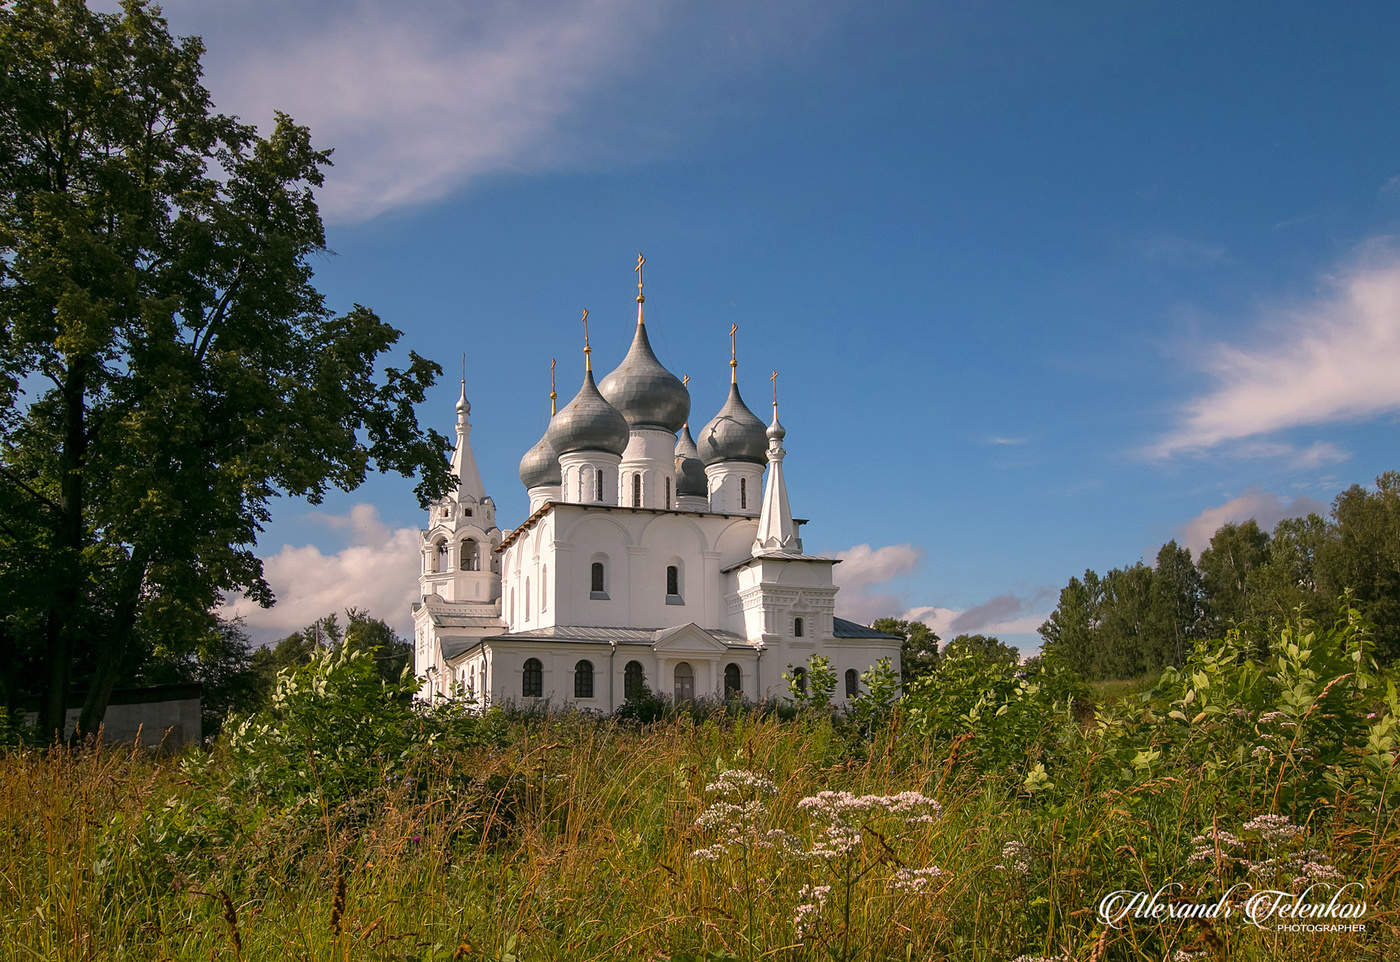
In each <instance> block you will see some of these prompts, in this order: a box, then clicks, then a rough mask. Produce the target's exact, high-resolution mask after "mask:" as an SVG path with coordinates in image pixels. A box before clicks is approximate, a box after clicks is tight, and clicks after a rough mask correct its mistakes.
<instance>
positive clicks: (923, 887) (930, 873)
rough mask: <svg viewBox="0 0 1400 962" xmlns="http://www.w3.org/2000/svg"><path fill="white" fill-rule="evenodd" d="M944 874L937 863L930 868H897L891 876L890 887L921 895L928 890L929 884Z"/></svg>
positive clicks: (893, 889) (898, 890)
mask: <svg viewBox="0 0 1400 962" xmlns="http://www.w3.org/2000/svg"><path fill="white" fill-rule="evenodd" d="M942 874H943V870H942V869H941V868H939V867H938V866H937V865H930V866H929V867H928V868H901V869H896V870H895V873H894V874H893V875H891V876H890V889H891V890H892V891H895V892H911V893H913V894H915V895H921V894H923V893H924V892H925V891H927V890H928V887H929V884H930V883H932V882H933V880H934V879H936V878H938V876H940V875H942Z"/></svg>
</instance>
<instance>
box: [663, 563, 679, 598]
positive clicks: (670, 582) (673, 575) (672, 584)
mask: <svg viewBox="0 0 1400 962" xmlns="http://www.w3.org/2000/svg"><path fill="white" fill-rule="evenodd" d="M666 593H667V594H668V595H678V594H680V593H681V569H680V568H678V567H676V566H675V565H667V566H666Z"/></svg>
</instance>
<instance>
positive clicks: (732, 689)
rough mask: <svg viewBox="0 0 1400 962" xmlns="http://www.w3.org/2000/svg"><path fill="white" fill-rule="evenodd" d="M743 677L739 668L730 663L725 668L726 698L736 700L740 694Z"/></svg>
mask: <svg viewBox="0 0 1400 962" xmlns="http://www.w3.org/2000/svg"><path fill="white" fill-rule="evenodd" d="M742 679H743V675H742V674H740V672H739V666H738V665H736V664H734V663H733V662H730V663H729V664H727V665H725V666H724V697H725V698H734V697H735V696H737V695H738V694H739V693H740V689H741V686H742Z"/></svg>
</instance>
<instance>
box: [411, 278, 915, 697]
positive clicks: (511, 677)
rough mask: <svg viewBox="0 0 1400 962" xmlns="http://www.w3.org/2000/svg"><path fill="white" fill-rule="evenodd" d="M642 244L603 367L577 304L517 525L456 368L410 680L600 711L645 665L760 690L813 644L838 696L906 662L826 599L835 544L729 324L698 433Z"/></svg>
mask: <svg viewBox="0 0 1400 962" xmlns="http://www.w3.org/2000/svg"><path fill="white" fill-rule="evenodd" d="M642 263H643V259H642V258H641V257H640V255H639V256H638V264H637V327H636V333H635V334H634V335H633V337H632V346H631V347H630V348H629V349H628V351H627V356H626V357H624V358H623V359H622V363H621V364H619V365H618V366H617V368H616V369H615V370H614V371H613V372H612V373H611V374H609V375H607V377H605V378H603V380H602V381H601V382H599V383H597V384H595V383H594V380H593V368H592V360H591V355H592V348H591V347H590V346H589V343H588V334H587V330H588V329H587V312H586V311H585V312H584V349H583V354H584V373H583V385H582V386H581V387H580V388H579V391H578V394H577V395H575V397H574V399H573V400H572V401H570V402H569V403H568V404H566V405H564V407H563V409H562V410H559V411H556V410H555V403H556V398H557V395H556V394H555V392H554V391H553V390H552V389H551V391H550V421H549V427H548V429H547V430H546V431H545V433H544V437H542V438H540V440H539V441H538V442H537V443H536V444H535V446H534V447H532V448H530V450H529V451H527V452H525V456H524V457H523V458H521V460H520V480H521V483H523V484H524V485H525V489H526V492H527V493H528V495H529V499H530V508H529V511H530V514H529V517H527V518H526V519H525V520H524V521H522V522H521V523H520V524H519V525H518V526H517V527H515V528H514V529H512V530H510V531H504V532H503V531H502V530H501V529H500V528H499V527H497V525H496V505H495V502H493V501H492V500H491V498H490V497H488V496H487V495H486V492H485V490H484V489H483V486H482V483H481V474H480V472H479V471H478V470H477V466H476V461H475V459H474V457H473V455H472V450H471V444H470V442H469V440H468V438H469V435H470V433H471V425H470V423H469V421H468V415H469V413H470V411H471V405H470V404H468V403H467V391H466V379H465V377H464V378H463V380H462V394H461V397H460V398H459V399H458V401H457V446H456V450H455V451H454V452H453V455H452V473H453V475H454V476H455V477H456V479H457V487H456V490H455V491H453V492H451V493H449V494H448V495H447V496H445V497H444V498H442V499H441V500H440V501H438V502H436V503H435V504H433V506H432V507H431V509H430V512H429V516H428V527H427V529H426V530H425V531H423V532H422V568H421V573H420V577H419V584H420V586H421V595H422V600H421V601H419V602H417V603H415V604H414V605H413V623H414V660H413V666H414V672H415V673H416V674H417V675H418V676H419V677H420V678H423V679H424V683H423V687H422V689H421V690H420V693H419V697H420V698H421V699H424V700H429V701H436V700H441V699H447V698H455V697H462V696H467V697H471V698H473V699H475V700H476V701H477V703H479V704H482V703H484V704H503V703H507V702H512V703H515V704H517V705H530V704H535V703H541V702H545V701H548V702H549V703H550V704H553V705H559V706H563V705H570V706H574V707H578V708H584V709H589V710H593V711H599V712H611V711H612V710H613V709H615V708H617V707H619V706H621V705H622V704H623V703H624V701H625V700H626V699H627V698H629V697H631V696H634V695H636V694H638V693H639V692H641V690H642V687H643V686H644V685H645V686H646V687H647V688H649V689H651V690H652V691H655V692H657V693H660V694H663V695H666V696H669V697H672V698H674V699H676V700H677V701H682V700H688V699H692V698H701V697H711V698H727V697H735V696H740V697H743V698H747V699H750V700H760V699H763V698H767V697H772V696H781V695H784V694H786V693H787V691H788V687H787V682H786V681H785V680H784V678H783V675H784V673H785V672H786V673H789V674H794V675H795V677H797V678H798V679H799V682H800V683H802V684H805V677H804V676H803V674H802V670H803V666H805V665H806V664H807V661H808V659H809V658H810V657H811V656H812V655H818V654H819V655H825V656H826V657H828V658H829V659H830V661H831V666H832V668H833V669H835V671H836V675H837V688H836V701H837V702H838V703H842V702H844V701H845V700H846V699H848V698H850V697H851V696H853V695H855V694H856V693H858V692H859V691H860V686H861V679H860V676H861V673H862V672H864V671H865V670H866V669H868V668H870V667H871V666H872V665H874V664H875V663H876V662H877V661H879V660H880V659H882V658H887V659H889V662H890V665H891V667H893V669H894V670H895V671H896V672H898V670H899V655H900V639H898V638H896V637H892V636H890V635H886V634H882V633H880V632H878V631H874V630H872V629H870V628H867V627H864V626H862V625H858V624H855V623H854V622H850V621H845V620H843V619H841V618H837V617H836V590H837V589H836V586H835V585H834V584H833V583H832V578H831V575H832V567H833V566H834V565H836V564H837V563H838V562H837V560H836V559H834V558H823V557H818V556H815V555H809V554H804V553H803V551H802V539H801V538H800V537H799V531H798V529H799V526H800V525H801V524H803V523H804V522H802V521H801V520H794V518H793V517H792V509H791V507H790V506H789V503H788V494H787V485H786V483H785V482H784V480H783V456H784V450H783V438H784V436H785V434H786V432H785V431H784V430H783V426H782V425H781V424H780V423H779V422H778V401H777V389H776V382H775V386H774V392H773V418H772V421H771V423H769V424H768V426H767V427H766V428H765V427H764V425H763V422H762V421H760V420H759V419H758V418H757V417H755V416H754V414H753V412H752V411H750V410H749V409H748V407H746V406H745V404H744V401H743V399H742V398H741V397H740V395H739V385H738V377H737V369H738V362H737V360H736V359H735V356H734V349H733V336H734V329H733V328H732V327H731V330H730V340H731V349H730V361H729V368H730V378H729V397H728V398H727V399H726V400H725V402H724V404H723V406H722V407H720V409H719V413H717V414H716V415H715V416H714V417H713V418H711V419H710V421H709V423H708V424H706V425H705V427H704V428H702V429H701V431H700V439H699V442H698V443H697V442H696V441H695V440H694V439H692V437H691V433H690V426H689V423H688V421H689V416H690V392H689V390H688V388H687V385H686V384H684V383H682V382H681V380H680V379H679V378H677V377H676V376H675V375H673V374H672V373H671V372H670V371H668V370H666V368H664V367H663V366H662V365H661V362H660V361H658V360H657V358H656V354H655V353H654V352H653V351H652V348H651V343H650V340H649V339H648V337H647V329H646V324H645V322H644V320H643V313H642V312H643V304H644V302H645V298H644V297H643V295H642V279H641V266H642ZM774 376H775V377H776V374H775V375H774ZM677 434H679V440H678V439H677ZM765 467H766V468H767V474H766V477H765V472H764V468H765Z"/></svg>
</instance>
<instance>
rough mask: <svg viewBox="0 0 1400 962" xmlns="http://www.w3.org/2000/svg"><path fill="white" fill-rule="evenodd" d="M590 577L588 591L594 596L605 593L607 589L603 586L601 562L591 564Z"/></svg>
mask: <svg viewBox="0 0 1400 962" xmlns="http://www.w3.org/2000/svg"><path fill="white" fill-rule="evenodd" d="M592 576H593V580H592V582H591V584H590V587H589V589H588V590H589V591H591V592H593V593H594V594H595V595H600V594H602V593H603V592H604V591H607V588H605V587H604V586H603V562H601V561H595V562H593V569H592Z"/></svg>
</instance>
